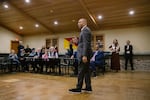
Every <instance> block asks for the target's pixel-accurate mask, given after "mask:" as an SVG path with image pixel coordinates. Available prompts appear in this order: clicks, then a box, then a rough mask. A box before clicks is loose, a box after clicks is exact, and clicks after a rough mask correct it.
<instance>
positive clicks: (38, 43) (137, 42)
mask: <svg viewBox="0 0 150 100" xmlns="http://www.w3.org/2000/svg"><path fill="white" fill-rule="evenodd" d="M93 34H103V35H104V40H105V50H106V51H109V49H108V47H109V45H110V44H111V43H112V41H113V39H115V38H116V39H118V41H119V44H120V47H121V52H120V54H122V53H123V48H124V45H125V42H126V40H128V39H129V40H130V41H131V43H132V44H133V46H134V53H135V54H150V45H149V43H150V40H149V38H150V26H149V27H137V28H128V29H115V30H102V31H95V32H93ZM72 36H79V33H78V32H72V33H64V34H62V33H61V34H60V35H58V34H55V35H45V34H41V35H35V36H26V37H24V44H25V45H26V44H29V46H30V47H35V48H40V47H42V45H44V44H45V39H46V38H50V37H58V38H59V47H58V48H59V51H60V53H65V52H66V50H65V49H64V48H63V46H64V44H63V43H64V38H67V37H72Z"/></svg>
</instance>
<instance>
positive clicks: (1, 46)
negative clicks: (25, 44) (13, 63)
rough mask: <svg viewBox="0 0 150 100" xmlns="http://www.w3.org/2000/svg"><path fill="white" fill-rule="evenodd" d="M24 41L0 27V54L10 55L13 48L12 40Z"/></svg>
mask: <svg viewBox="0 0 150 100" xmlns="http://www.w3.org/2000/svg"><path fill="white" fill-rule="evenodd" d="M16 38H18V39H19V40H22V37H21V36H19V35H17V34H15V33H13V32H11V31H8V30H7V29H5V28H3V27H0V53H9V52H10V48H11V40H16Z"/></svg>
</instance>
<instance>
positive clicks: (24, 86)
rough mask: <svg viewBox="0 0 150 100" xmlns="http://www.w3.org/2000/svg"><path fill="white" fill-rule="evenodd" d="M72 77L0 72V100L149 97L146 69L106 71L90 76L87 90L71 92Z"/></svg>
mask: <svg viewBox="0 0 150 100" xmlns="http://www.w3.org/2000/svg"><path fill="white" fill-rule="evenodd" d="M75 85H76V77H69V76H51V75H42V74H33V73H12V74H0V100H150V72H130V71H128V72H118V73H113V72H109V73H106V74H105V75H104V76H103V75H100V76H98V77H97V78H92V86H93V92H92V93H91V94H86V93H81V94H71V93H69V92H68V89H69V88H73V87H75Z"/></svg>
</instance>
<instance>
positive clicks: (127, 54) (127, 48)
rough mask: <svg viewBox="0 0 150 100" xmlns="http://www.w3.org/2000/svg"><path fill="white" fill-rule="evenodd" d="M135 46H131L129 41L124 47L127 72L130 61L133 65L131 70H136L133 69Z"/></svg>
mask: <svg viewBox="0 0 150 100" xmlns="http://www.w3.org/2000/svg"><path fill="white" fill-rule="evenodd" d="M132 50H133V46H132V45H131V44H130V41H129V40H127V44H126V45H125V47H124V51H125V70H127V65H128V61H130V64H131V70H134V68H133V51H132Z"/></svg>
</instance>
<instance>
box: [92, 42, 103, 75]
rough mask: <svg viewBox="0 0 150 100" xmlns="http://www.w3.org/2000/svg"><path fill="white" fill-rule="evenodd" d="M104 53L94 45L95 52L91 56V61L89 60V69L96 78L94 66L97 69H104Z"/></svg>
mask: <svg viewBox="0 0 150 100" xmlns="http://www.w3.org/2000/svg"><path fill="white" fill-rule="evenodd" d="M103 65H104V52H103V51H102V49H101V48H99V45H96V51H95V53H94V54H93V56H92V58H91V60H90V68H91V70H92V72H93V75H94V77H96V66H98V67H102V68H103V67H104V66H103Z"/></svg>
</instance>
